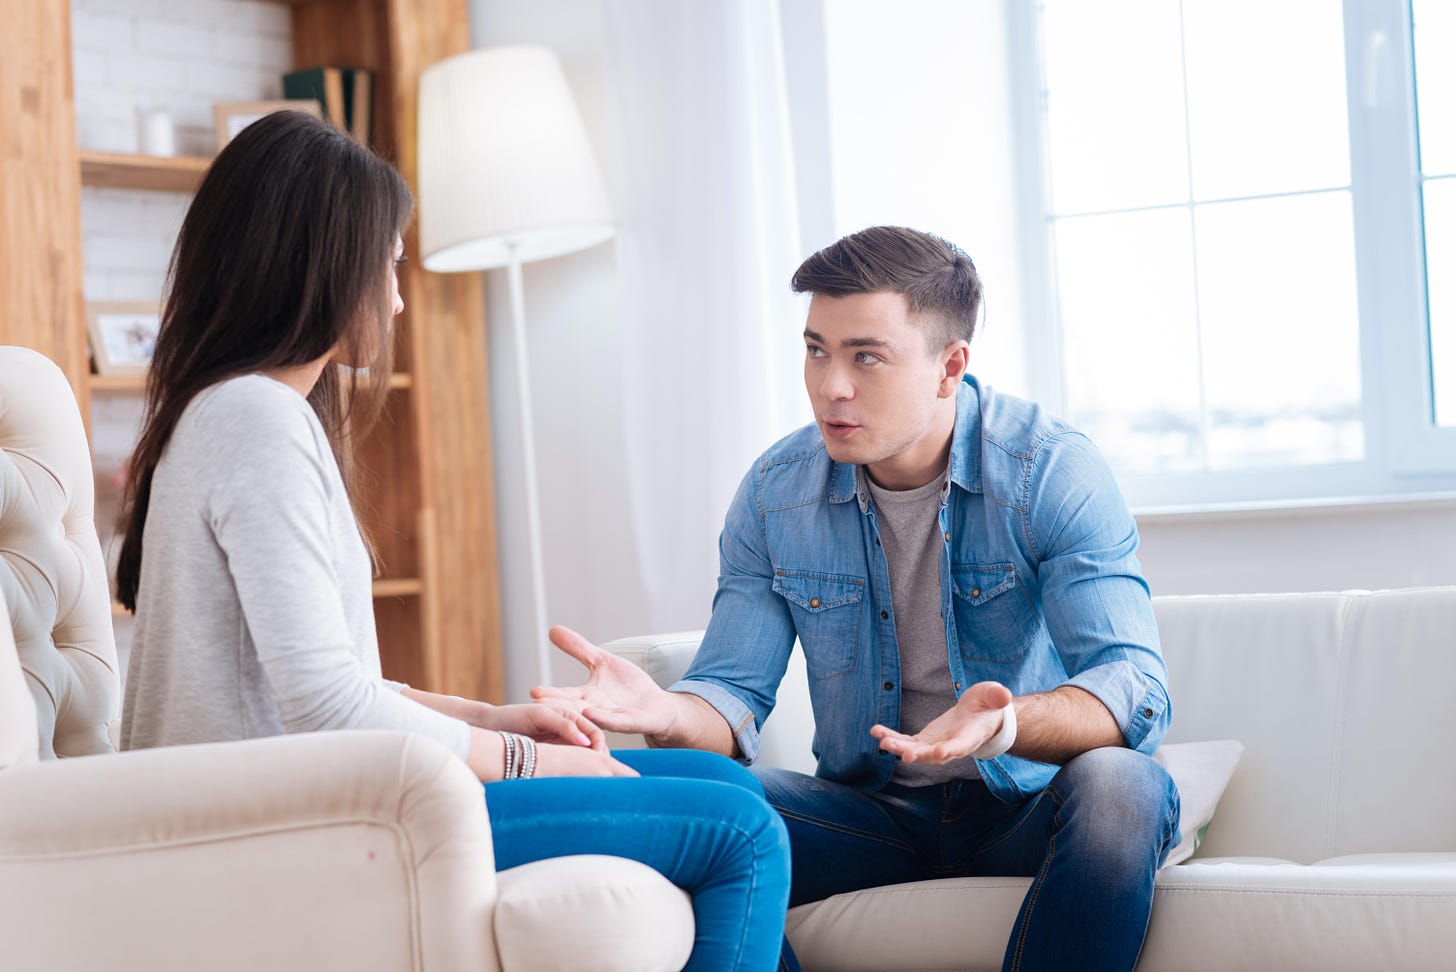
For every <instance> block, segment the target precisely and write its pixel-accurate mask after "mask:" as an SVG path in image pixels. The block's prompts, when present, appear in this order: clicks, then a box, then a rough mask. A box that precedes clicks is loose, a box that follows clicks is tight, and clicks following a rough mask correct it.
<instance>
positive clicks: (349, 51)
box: [0, 0, 503, 702]
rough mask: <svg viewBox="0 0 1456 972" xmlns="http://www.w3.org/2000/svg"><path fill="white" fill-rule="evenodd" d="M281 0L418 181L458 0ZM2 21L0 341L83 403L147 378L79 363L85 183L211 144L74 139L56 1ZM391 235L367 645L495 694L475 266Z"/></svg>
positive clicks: (147, 186)
mask: <svg viewBox="0 0 1456 972" xmlns="http://www.w3.org/2000/svg"><path fill="white" fill-rule="evenodd" d="M278 2H284V3H286V4H287V5H288V7H289V9H290V11H291V18H292V25H293V63H294V65H296V66H298V67H311V66H315V65H323V64H334V65H347V66H350V67H360V68H368V69H370V70H372V71H374V72H375V79H376V81H375V85H374V97H375V102H374V108H373V117H374V136H373V146H374V148H375V149H376V150H378V151H379V152H380V153H381V154H382V155H383V156H384V157H385V158H387V159H390V160H391V161H392V162H394V164H395V165H396V166H397V167H398V168H399V171H400V173H401V174H402V175H403V176H404V178H405V180H406V182H408V183H409V184H410V185H411V187H412V188H413V189H414V190H415V191H416V193H417V192H418V187H419V183H418V174H419V161H418V153H417V148H416V125H417V118H416V114H417V110H418V109H417V105H418V101H419V78H420V74H421V72H422V71H423V70H424V69H425V68H426V67H428V66H429V65H431V64H433V63H435V62H436V61H439V60H442V59H444V58H446V57H450V56H452V55H455V54H460V53H464V52H465V51H466V50H468V49H469V46H470V29H469V17H468V13H469V4H468V0H278ZM12 15H13V16H12ZM6 24H7V28H8V29H6V30H0V63H4V64H5V66H6V68H7V69H8V70H7V71H5V72H0V131H7V132H8V131H14V132H21V133H23V134H24V136H25V137H24V138H22V139H19V140H18V141H16V143H15V146H14V148H15V151H13V152H11V153H10V154H9V155H7V156H6V162H5V165H4V167H3V174H0V235H4V237H5V238H6V239H10V240H22V241H24V242H25V245H24V246H18V247H15V248H13V249H14V251H15V252H13V253H7V255H6V256H7V259H6V260H4V261H0V344H18V345H22V346H25V347H30V348H34V349H35V350H37V351H40V352H41V353H42V354H45V355H46V356H47V357H49V358H51V359H52V360H53V361H55V362H56V364H58V365H59V366H60V368H61V370H62V371H64V372H65V374H66V376H67V377H68V378H69V379H70V381H71V386H72V388H74V389H75V391H76V398H77V400H78V402H79V403H80V406H81V410H82V415H83V416H86V415H89V412H90V407H91V400H92V397H93V396H95V395H100V396H125V395H138V394H140V393H142V392H143V391H144V390H145V382H144V379H142V378H141V377H130V376H112V375H92V374H90V373H89V368H90V365H89V355H88V352H87V338H86V318H85V300H84V287H83V272H82V265H81V264H82V246H81V188H82V187H83V186H86V187H98V188H116V189H142V190H151V191H160V192H182V193H188V192H192V191H195V189H196V187H197V185H198V184H199V183H200V181H201V179H202V176H203V174H204V173H205V172H206V171H207V167H208V165H209V164H211V160H210V159H208V158H202V157H179V158H155V157H151V156H142V155H135V154H117V153H108V152H95V151H82V150H79V149H78V147H77V144H76V112H75V91H74V85H73V79H72V65H71V61H72V52H71V36H70V34H71V29H70V5H69V4H67V3H58V2H56V0H16V2H15V4H14V9H11V8H9V7H7V17H6ZM178 83H179V85H180V84H181V83H182V81H181V80H180V79H179V82H178ZM405 250H406V252H407V253H408V255H409V257H410V262H409V263H408V264H407V265H405V266H404V267H402V268H401V272H400V290H401V293H402V295H403V297H404V300H405V305H406V311H405V313H404V315H402V316H401V317H400V318H399V319H398V320H397V323H396V330H395V334H396V348H395V362H396V364H397V366H398V368H399V369H400V371H401V374H399V375H396V376H394V377H393V378H392V379H391V381H390V387H391V388H392V389H396V390H400V391H404V390H407V391H408V394H393V395H390V396H389V400H388V404H387V406H386V412H385V415H384V417H383V420H382V421H381V422H380V423H379V425H378V426H377V427H376V428H375V430H374V431H373V432H372V433H371V434H370V436H369V437H368V439H367V440H366V442H365V443H364V446H363V449H362V450H361V455H360V466H361V468H362V471H363V473H364V476H363V479H364V493H365V496H364V500H363V502H361V504H360V514H361V517H362V518H363V519H364V520H365V524H366V526H367V528H368V530H369V533H370V535H371V536H372V537H373V539H374V542H375V544H376V546H377V548H378V551H379V555H380V559H381V563H382V566H383V570H384V571H385V572H386V573H387V574H388V575H389V578H388V579H386V580H382V581H380V582H378V583H377V584H376V585H375V587H374V594H375V598H376V600H375V602H374V603H375V619H376V627H377V629H378V632H379V645H380V656H381V661H382V663H383V667H384V672H385V674H386V675H388V676H389V677H391V678H396V679H399V680H401V681H406V682H410V683H411V684H414V685H417V686H419V687H420V688H422V689H427V690H430V691H435V692H443V693H448V694H452V695H463V696H468V697H472V698H478V699H484V700H486V701H489V702H501V701H503V698H502V694H503V680H502V675H501V634H500V591H499V583H498V579H497V576H496V571H497V565H496V546H495V496H494V490H493V483H494V476H493V472H492V469H491V460H490V456H491V442H490V399H489V390H488V388H487V380H488V375H489V371H488V365H487V361H486V355H485V350H486V345H485V307H484V288H483V286H482V279H481V275H480V274H478V273H463V274H432V273H427V272H425V270H424V268H423V267H422V266H421V263H420V253H419V240H418V234H417V233H416V232H415V231H414V230H411V231H410V232H409V233H408V234H407V236H406V239H405ZM115 445H117V443H108V446H115ZM111 451H112V452H115V451H117V450H115V449H114V448H113V449H112V450H111Z"/></svg>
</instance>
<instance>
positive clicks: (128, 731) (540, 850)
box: [117, 112, 788, 970]
mask: <svg viewBox="0 0 1456 972" xmlns="http://www.w3.org/2000/svg"><path fill="white" fill-rule="evenodd" d="M411 209H412V201H411V199H410V195H409V191H408V189H407V188H406V187H405V185H404V182H403V181H402V180H401V179H400V177H399V175H398V174H397V173H396V172H395V171H394V170H393V169H392V168H391V167H390V166H389V165H387V164H386V163H384V162H382V161H380V160H379V159H378V158H376V157H375V156H374V155H373V154H372V153H370V152H369V151H368V150H367V149H365V148H363V147H361V146H360V145H358V144H356V143H355V142H353V141H351V140H350V139H349V138H347V137H346V136H344V135H343V134H341V133H339V132H338V131H337V130H335V129H333V128H332V127H330V126H329V125H327V124H326V123H324V122H322V121H319V120H318V119H315V118H312V117H310V116H308V115H305V114H302V113H301V112H279V113H277V114H272V115H268V116H266V117H264V118H263V119H261V120H260V121H258V122H256V123H254V124H253V125H251V126H249V127H248V128H247V129H246V130H244V131H243V132H242V133H240V134H239V135H238V136H237V137H236V138H235V139H234V140H233V141H232V142H231V143H229V145H228V146H227V147H226V148H225V149H223V151H222V152H221V153H220V154H219V155H218V157H217V160H216V161H215V162H214V163H213V165H212V167H211V169H210V170H209V171H208V174H207V176H206V178H205V179H204V180H203V182H202V185H201V187H200V188H199V189H198V192H197V195H196V196H195V197H194V199H193V201H192V205H191V207H190V208H189V209H188V212H187V216H186V218H185V220H184V221H183V224H182V230H181V233H180V235H179V237H178V239H177V246H176V250H175V252H174V253H173V257H172V266H171V270H170V279H169V296H168V299H167V304H166V309H165V312H164V314H163V322H162V328H161V332H160V334H159V335H158V338H157V346H156V352H155V355H154V358H153V361H152V371H151V375H150V379H149V383H148V392H147V416H146V421H145V424H144V427H143V430H142V435H141V440H140V443H139V444H138V446H137V449H136V453H135V455H134V457H133V460H132V465H131V472H130V479H129V483H128V489H127V496H128V508H129V510H130V514H131V515H130V519H129V522H128V525H127V530H126V537H125V541H124V543H123V545H122V550H121V558H120V562H119V565H118V569H117V582H118V589H119V590H118V593H119V596H120V599H121V602H122V603H123V604H124V605H125V606H126V607H128V608H129V609H131V610H133V611H134V612H135V614H136V629H135V634H134V639H133V644H132V653H131V660H130V668H129V672H128V676H127V685H126V702H125V716H124V720H123V725H122V745H123V747H124V748H127V749H138V748H144V747H149V746H162V745H173V744H182V743H198V742H212V741H219V740H233V739H246V738H252V737H258V736H269V735H277V734H281V733H284V732H307V731H313V730H322V729H355V728H370V729H399V730H406V731H410V732H417V733H420V734H423V735H426V736H429V737H431V738H432V739H435V740H437V741H438V742H440V743H441V744H443V745H445V746H447V747H448V748H450V749H451V750H453V751H454V752H455V753H456V754H458V755H459V756H460V757H461V758H462V759H464V760H465V761H466V763H467V764H468V765H469V766H470V768H471V769H472V770H473V771H474V772H475V774H476V776H477V777H479V778H480V779H481V780H482V781H484V782H485V783H486V784H487V785H486V794H487V801H486V805H487V807H488V809H489V812H490V816H491V823H492V828H493V831H494V838H495V848H496V863H497V866H499V867H502V868H506V867H512V866H514V865H517V864H522V863H526V862H527V861H531V860H537V859H540V858H543V857H553V856H561V855H565V854H578V853H595V854H611V855H616V856H622V857H629V858H633V859H635V860H639V861H642V862H643V863H645V864H648V865H649V866H652V867H655V868H656V869H657V870H659V871H660V872H661V873H662V874H663V875H664V876H666V877H667V878H668V879H669V880H671V881H673V882H674V883H676V884H678V885H679V886H681V887H683V888H684V889H686V890H687V891H688V892H689V893H690V894H691V895H692V896H693V909H694V914H695V917H696V919H697V935H696V940H695V943H694V949H693V953H692V959H691V961H690V963H689V968H701V969H711V970H722V969H738V968H741V969H769V968H772V967H774V964H775V960H776V958H777V956H778V954H779V942H780V940H781V935H782V929H783V919H784V910H785V907H786V905H787V900H788V856H787V842H786V837H785V834H784V830H783V825H782V823H781V822H780V821H779V820H778V818H777V816H776V815H775V814H774V813H773V811H772V810H770V809H769V808H768V806H767V804H765V803H764V802H763V799H762V790H761V789H759V788H758V784H757V783H756V782H755V781H753V779H752V777H751V776H749V774H748V773H747V772H746V771H744V770H743V769H742V768H741V767H739V766H736V765H734V764H733V763H732V762H731V761H728V760H723V759H721V758H719V757H714V756H711V755H709V754H706V753H686V752H678V753H667V752H657V751H652V752H640V753H632V754H629V755H627V756H625V757H624V759H623V760H617V759H614V758H613V757H612V756H611V755H609V754H608V752H607V749H606V746H605V743H604V741H603V738H604V737H603V735H602V733H601V731H600V730H599V729H598V728H597V727H596V726H594V725H593V724H592V723H591V722H589V721H588V720H587V719H586V718H585V717H583V716H581V715H579V714H576V713H570V712H565V711H560V710H557V709H554V708H550V707H548V706H544V705H540V704H533V705H514V706H498V707H496V706H489V705H486V704H484V703H480V702H472V701H469V700H466V699H460V698H454V697H449V696H441V695H434V694H431V693H429V692H421V691H418V690H415V689H412V688H409V687H407V686H403V685H400V684H398V683H391V682H388V681H385V680H384V679H383V678H382V677H381V674H380V664H379V651H378V645H377V642H376V640H375V630H374V616H373V602H372V595H371V590H370V581H371V577H372V564H371V557H370V553H369V551H368V549H367V547H366V544H365V542H364V540H363V538H362V537H361V535H360V532H359V528H358V524H357V521H356V519H355V515H354V507H353V503H352V502H351V497H352V496H353V495H354V493H353V490H352V489H351V488H350V485H349V484H350V476H349V472H350V467H351V464H350V462H349V451H350V443H351V442H352V441H354V440H355V439H357V437H358V435H359V434H360V433H361V431H362V430H363V429H365V428H366V427H367V425H368V423H369V421H370V420H371V419H372V418H373V416H374V415H376V414H377V412H378V408H379V405H380V396H381V395H382V394H383V389H384V387H385V383H384V382H382V381H377V380H376V381H372V382H369V383H368V384H367V386H364V385H360V386H357V387H356V384H355V382H354V380H353V378H352V377H346V375H348V376H352V375H353V374H355V373H356V372H355V371H354V369H361V368H368V370H369V372H370V373H371V374H373V375H374V376H375V377H376V378H377V377H378V376H381V375H384V374H387V373H388V370H389V358H390V347H391V344H392V339H391V326H392V319H393V317H394V315H396V314H398V313H400V312H401V311H402V310H403V309H404V304H403V302H402V301H401V300H400V296H399V286H398V278H397V275H396V273H395V265H396V264H397V263H399V262H401V261H402V259H403V257H402V252H403V244H402V242H401V239H400V235H401V233H402V232H403V230H404V228H405V226H406V224H407V222H408V220H409V217H410V213H411ZM366 387H367V389H370V391H366ZM371 396H372V397H371ZM639 772H640V773H641V774H642V776H641V777H640V778H639V777H638V773H639ZM586 777H597V778H586ZM648 809H650V811H651V818H650V820H649V819H648V818H647V817H645V816H643V811H644V810H648Z"/></svg>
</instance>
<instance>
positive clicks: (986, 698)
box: [870, 682, 1011, 766]
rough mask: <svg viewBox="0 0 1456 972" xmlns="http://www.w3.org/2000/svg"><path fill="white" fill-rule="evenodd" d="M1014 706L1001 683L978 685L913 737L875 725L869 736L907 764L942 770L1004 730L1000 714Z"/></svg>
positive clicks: (978, 683)
mask: <svg viewBox="0 0 1456 972" xmlns="http://www.w3.org/2000/svg"><path fill="white" fill-rule="evenodd" d="M1010 704H1011V690H1010V689H1008V688H1007V687H1006V686H1004V685H1002V684H1001V683H1000V682H977V683H976V684H975V685H972V686H971V687H970V688H968V689H966V690H965V692H963V693H961V697H960V698H959V699H958V700H957V701H956V704H955V705H953V706H951V707H950V709H948V710H947V711H945V712H943V713H942V714H940V715H938V716H936V717H935V718H934V719H933V720H931V722H930V723H929V724H928V725H926V727H925V728H924V729H921V730H920V731H919V732H917V733H916V734H915V735H913V736H907V735H905V734H904V733H902V732H896V731H895V730H894V729H891V728H889V727H888V726H881V725H875V726H872V727H871V728H870V735H871V736H874V737H875V738H876V739H878V740H879V741H880V748H881V749H883V750H884V751H885V752H887V753H894V754H895V755H896V756H899V757H900V759H901V760H902V761H903V762H906V763H929V764H930V765H932V766H940V765H942V764H944V763H949V762H950V761H951V760H954V759H962V758H964V757H966V756H969V755H971V754H972V753H974V752H975V751H976V750H978V749H980V748H981V747H982V746H983V745H984V744H985V743H986V741H987V740H989V739H990V738H991V737H992V736H994V735H996V733H997V732H999V731H1000V729H1001V720H1002V719H1003V718H1004V716H1003V713H1002V712H1001V710H1002V709H1004V708H1005V707H1006V706H1008V705H1010Z"/></svg>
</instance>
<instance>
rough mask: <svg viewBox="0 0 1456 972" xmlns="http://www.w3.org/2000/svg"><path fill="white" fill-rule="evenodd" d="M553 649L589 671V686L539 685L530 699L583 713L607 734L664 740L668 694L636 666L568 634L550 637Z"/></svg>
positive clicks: (560, 631) (556, 631)
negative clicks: (647, 736)
mask: <svg viewBox="0 0 1456 972" xmlns="http://www.w3.org/2000/svg"><path fill="white" fill-rule="evenodd" d="M550 635H551V643H552V644H554V645H555V646H556V647H557V648H560V649H561V650H562V651H564V652H566V653H567V654H568V655H570V656H571V657H572V658H575V659H576V660H577V661H579V662H581V663H582V664H583V665H585V666H586V670H587V672H588V673H589V676H588V678H587V682H586V684H585V685H578V686H575V687H571V688H561V687H557V686H551V685H538V686H537V687H535V688H533V689H531V697H532V698H534V699H537V700H539V701H541V702H546V703H548V704H550V705H553V706H562V707H565V708H569V709H572V710H574V711H577V712H580V713H581V714H583V715H584V716H586V717H587V718H588V719H590V720H591V721H592V722H594V723H596V724H597V725H599V726H601V727H602V728H603V729H606V730H608V731H609V732H640V733H643V734H645V735H649V736H657V735H663V734H665V733H667V732H668V730H670V729H671V728H672V724H673V712H674V709H673V706H672V704H671V699H670V697H669V694H668V693H667V692H666V691H665V690H663V689H661V688H659V687H658V685H657V683H656V682H654V681H653V680H652V676H650V675H648V674H647V673H646V672H644V671H643V670H642V669H640V668H638V667H637V666H636V665H634V664H632V663H631V662H629V661H627V660H626V659H625V658H619V657H618V656H616V655H614V654H612V653H611V652H610V651H604V650H603V649H601V648H598V647H597V646H596V645H594V644H592V643H591V642H590V641H587V640H586V639H585V638H583V637H582V636H581V635H579V634H577V633H576V632H575V631H572V630H571V629H570V628H563V627H560V626H559V625H558V626H557V627H554V628H552V629H551V631H550Z"/></svg>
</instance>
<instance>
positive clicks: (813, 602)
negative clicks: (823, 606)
mask: <svg viewBox="0 0 1456 972" xmlns="http://www.w3.org/2000/svg"><path fill="white" fill-rule="evenodd" d="M809 606H810V607H811V608H816V607H818V606H819V599H818V598H817V597H811V598H809Z"/></svg>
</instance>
